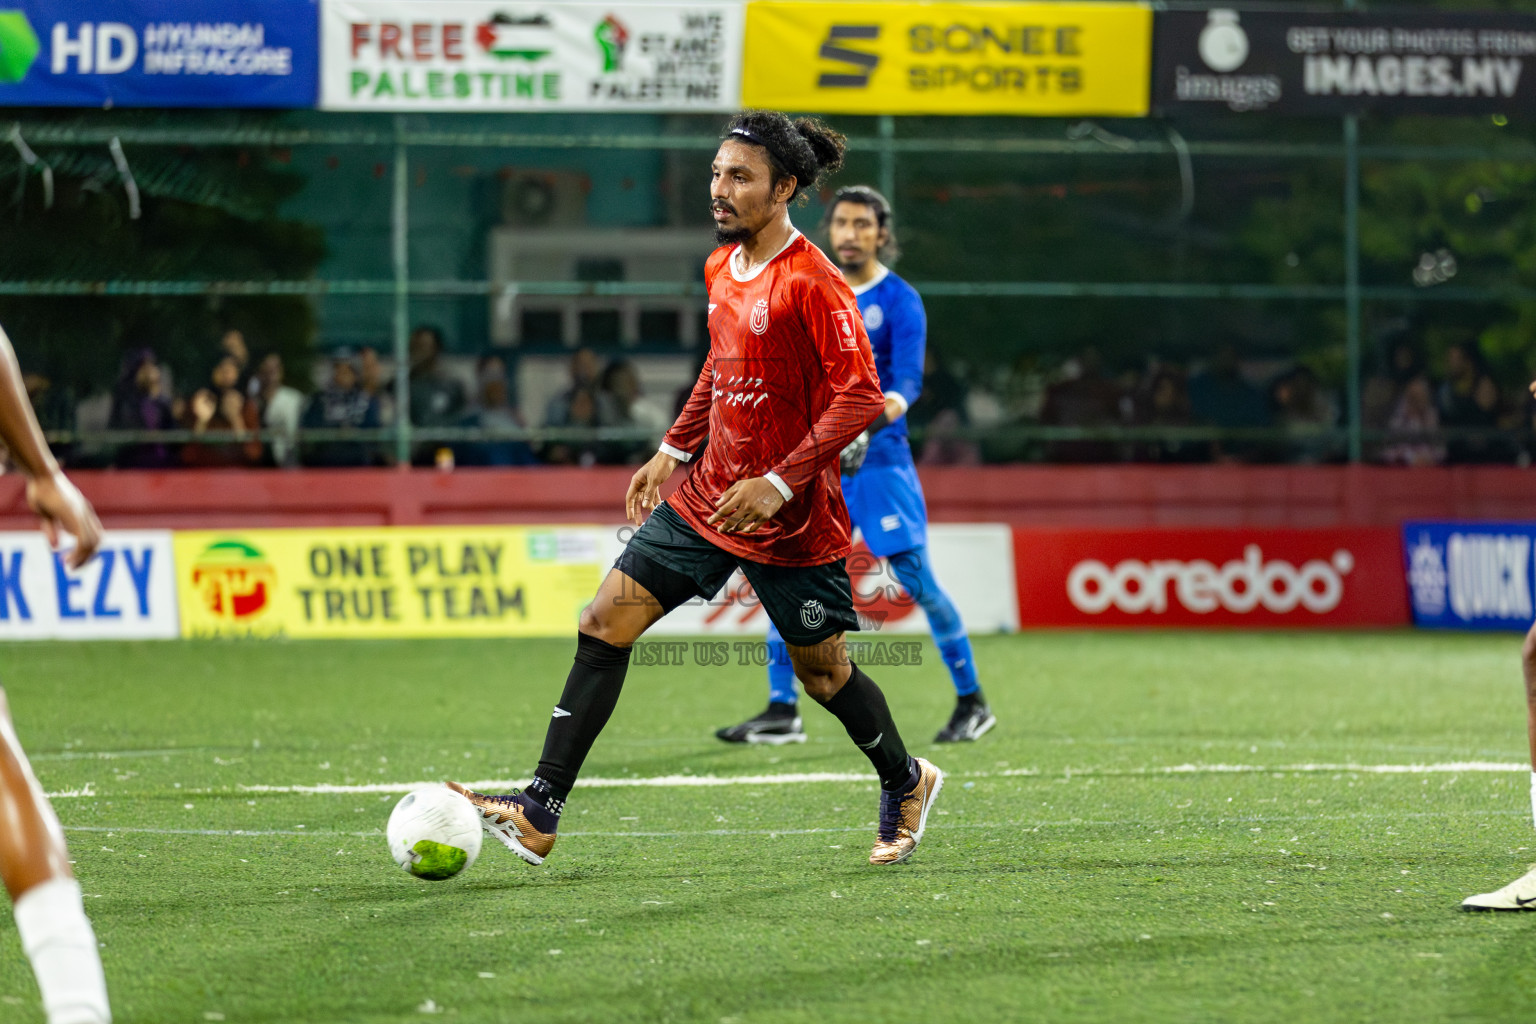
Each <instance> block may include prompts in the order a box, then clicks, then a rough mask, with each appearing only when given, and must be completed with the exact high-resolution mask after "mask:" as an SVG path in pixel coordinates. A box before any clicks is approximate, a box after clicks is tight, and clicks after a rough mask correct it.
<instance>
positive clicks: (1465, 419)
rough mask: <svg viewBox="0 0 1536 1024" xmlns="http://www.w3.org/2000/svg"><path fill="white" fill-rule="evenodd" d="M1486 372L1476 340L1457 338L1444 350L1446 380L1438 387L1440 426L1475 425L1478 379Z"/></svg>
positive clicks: (1437, 399) (1477, 419)
mask: <svg viewBox="0 0 1536 1024" xmlns="http://www.w3.org/2000/svg"><path fill="white" fill-rule="evenodd" d="M1485 373H1487V367H1486V366H1485V365H1484V363H1483V355H1482V352H1481V351H1480V350H1479V349H1478V347H1477V345H1476V344H1475V343H1473V342H1468V341H1458V342H1456V343H1454V344H1453V345H1451V347H1450V348H1448V349H1446V350H1445V379H1444V380H1443V381H1441V382H1440V387H1439V388H1437V389H1436V390H1435V407H1436V409H1437V410H1438V411H1439V413H1440V425H1441V426H1445V427H1460V426H1475V425H1477V423H1478V421H1479V419H1480V417H1479V416H1478V412H1477V402H1476V400H1475V399H1474V397H1473V392H1475V391H1476V390H1477V381H1478V378H1479V377H1481V376H1483V375H1484V374H1485Z"/></svg>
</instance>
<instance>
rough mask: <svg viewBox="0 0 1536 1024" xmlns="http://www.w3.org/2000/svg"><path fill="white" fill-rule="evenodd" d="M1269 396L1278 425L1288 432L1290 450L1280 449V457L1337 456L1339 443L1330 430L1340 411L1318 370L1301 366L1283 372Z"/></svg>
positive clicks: (1294, 459)
mask: <svg viewBox="0 0 1536 1024" xmlns="http://www.w3.org/2000/svg"><path fill="white" fill-rule="evenodd" d="M1269 396H1270V404H1271V405H1272V406H1273V407H1274V419H1275V425H1276V426H1278V427H1282V428H1284V429H1285V432H1286V433H1287V434H1288V435H1289V442H1288V447H1287V450H1285V451H1283V452H1280V453H1278V454H1279V457H1280V458H1281V459H1283V460H1285V461H1289V462H1304V463H1318V462H1327V461H1332V460H1334V459H1335V458H1337V456H1338V454H1339V453H1338V449H1337V445H1336V444H1335V442H1334V440H1333V439H1332V438H1330V437H1329V436H1328V431H1329V430H1330V429H1331V428H1332V427H1334V426H1335V425H1336V424H1337V423H1338V420H1339V414H1338V410H1337V409H1336V408H1335V406H1334V404H1333V400H1332V399H1331V398H1330V397H1329V395H1328V393H1327V392H1326V391H1325V390H1324V389H1323V386H1322V382H1321V381H1319V380H1318V379H1317V374H1315V373H1313V372H1312V370H1311V369H1310V368H1308V367H1305V366H1298V367H1296V368H1295V369H1293V370H1291V371H1290V372H1289V373H1285V374H1281V376H1280V377H1279V379H1277V380H1276V381H1275V382H1274V384H1272V385H1271V386H1270V389H1269Z"/></svg>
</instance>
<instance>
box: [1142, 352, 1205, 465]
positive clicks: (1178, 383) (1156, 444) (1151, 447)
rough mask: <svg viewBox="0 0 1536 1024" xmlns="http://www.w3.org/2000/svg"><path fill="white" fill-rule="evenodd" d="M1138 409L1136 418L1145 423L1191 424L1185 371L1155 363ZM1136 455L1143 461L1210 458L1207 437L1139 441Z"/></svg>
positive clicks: (1182, 461)
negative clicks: (1192, 439) (1156, 365)
mask: <svg viewBox="0 0 1536 1024" xmlns="http://www.w3.org/2000/svg"><path fill="white" fill-rule="evenodd" d="M1137 410H1138V413H1139V415H1138V417H1137V418H1138V419H1139V420H1140V421H1141V425H1142V426H1144V427H1172V428H1184V427H1192V426H1194V422H1195V421H1194V418H1193V417H1192V416H1191V415H1190V412H1189V390H1188V389H1187V388H1186V387H1185V381H1184V372H1183V371H1182V370H1180V369H1178V368H1177V367H1174V366H1160V367H1158V368H1157V370H1155V371H1154V372H1153V374H1152V376H1151V377H1150V379H1149V380H1148V382H1147V384H1146V386H1145V388H1144V389H1143V397H1142V399H1141V401H1139V402H1138V403H1137ZM1136 457H1137V459H1138V460H1139V461H1143V462H1166V463H1185V462H1209V461H1211V446H1210V443H1209V442H1206V441H1189V440H1185V439H1183V438H1178V437H1159V438H1156V439H1154V440H1149V441H1145V442H1143V443H1142V444H1141V445H1139V446H1138V451H1137V456H1136Z"/></svg>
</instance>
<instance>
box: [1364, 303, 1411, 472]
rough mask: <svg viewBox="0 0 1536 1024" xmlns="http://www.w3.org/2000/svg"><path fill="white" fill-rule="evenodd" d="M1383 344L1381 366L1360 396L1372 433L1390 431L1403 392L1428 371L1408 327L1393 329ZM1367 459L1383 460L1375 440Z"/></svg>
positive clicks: (1395, 327)
mask: <svg viewBox="0 0 1536 1024" xmlns="http://www.w3.org/2000/svg"><path fill="white" fill-rule="evenodd" d="M1382 345H1383V349H1382V351H1383V352H1384V353H1385V354H1384V356H1383V358H1382V364H1381V367H1380V369H1379V370H1378V372H1377V373H1375V374H1373V375H1372V376H1371V377H1369V378H1368V379H1367V380H1366V381H1365V384H1364V386H1363V387H1362V388H1361V393H1360V422H1361V425H1362V426H1363V427H1364V428H1365V429H1366V430H1370V431H1385V430H1386V429H1387V424H1388V423H1389V422H1390V421H1391V419H1392V413H1393V411H1394V410H1396V409H1397V402H1398V399H1399V398H1401V397H1402V395H1403V389H1404V388H1406V387H1407V386H1408V383H1409V382H1410V381H1412V380H1413V379H1414V378H1415V377H1418V376H1419V375H1420V374H1422V373H1423V372H1424V356H1423V354H1422V353H1421V352H1420V351H1419V346H1418V343H1417V342H1416V341H1415V340H1414V337H1413V335H1412V334H1411V333H1410V331H1409V329H1408V327H1407V325H1406V324H1398V325H1394V326H1393V327H1392V328H1390V329H1389V330H1388V331H1387V332H1386V334H1385V336H1384V337H1383V339H1382ZM1366 457H1367V458H1369V459H1371V460H1372V461H1375V460H1378V459H1380V458H1381V457H1382V448H1381V445H1380V444H1379V443H1378V442H1375V441H1370V442H1367V444H1366Z"/></svg>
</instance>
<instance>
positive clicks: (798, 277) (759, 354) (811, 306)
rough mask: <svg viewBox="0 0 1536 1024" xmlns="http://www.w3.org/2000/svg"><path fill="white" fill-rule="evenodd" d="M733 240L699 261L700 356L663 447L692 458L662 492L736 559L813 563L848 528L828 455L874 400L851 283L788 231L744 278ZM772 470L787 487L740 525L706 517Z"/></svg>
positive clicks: (880, 402)
mask: <svg viewBox="0 0 1536 1024" xmlns="http://www.w3.org/2000/svg"><path fill="white" fill-rule="evenodd" d="M734 254H735V247H722V248H720V249H716V250H715V251H714V253H713V254H711V255H710V257H709V260H708V262H706V263H705V265H704V280H705V284H706V285H707V286H708V288H709V341H710V345H709V358H708V360H706V362H705V363H704V370H703V372H702V373H700V374H699V381H698V383H697V384H695V385H694V388H693V394H692V395H691V396H689V399H688V403H687V404H686V405H685V406H684V407H683V411H682V415H680V416H679V417H678V418H677V422H676V423H674V424H673V425H672V429H671V430H669V431H667V435H666V437H665V438H663V439H662V445H663V450H670V451H671V452H672V453H673V454H678V455H689V456H691V454H692V453H693V452H694V451H695V449H697V448H698V446H699V442H701V441H702V440H704V437H705V435H706V434H707V435H708V436H709V445H708V447H706V448H705V449H704V454H703V456H702V457H701V458H700V460H699V464H698V465H697V466H695V467H694V469H693V472H692V473H691V474H689V477H688V479H687V480H686V481H685V482H684V483H683V484H682V485H681V486H680V487H678V489H677V490H676V492H674V493H673V495H672V497H671V498H670V499H668V500H669V502H670V504H671V505H672V507H673V509H675V510H676V511H677V513H678V515H680V516H682V517H683V519H685V520H686V521H687V522H688V523H689V524H690V525H692V526H693V528H694V529H696V530H698V531H699V533H700V534H702V535H703V536H705V537H708V538H709V539H710V540H711V541H712V542H714V543H715V544H717V545H719V546H720V547H722V548H724V549H725V550H727V551H729V552H731V553H732V554H735V555H739V556H740V557H742V558H746V559H750V560H752V561H754V562H764V563H767V564H770V565H822V564H825V563H827V562H832V561H836V560H837V559H839V558H846V557H847V556H848V551H849V548H850V540H851V535H852V528H851V527H850V526H849V523H848V506H847V505H845V504H844V503H843V490H842V484H841V481H840V478H839V474H838V455H839V454H840V453H841V452H842V450H843V448H844V447H845V446H846V445H847V444H848V442H849V441H852V440H853V439H854V438H855V437H857V436H858V435H859V433H860V431H862V430H863V429H864V428H865V427H867V426H869V424H870V422H871V421H873V420H874V418H875V417H876V416H878V415H879V414H880V411H881V409H883V408H884V406H885V398H884V396H883V395H882V394H881V392H880V378H879V375H878V374H877V373H876V372H875V359H874V355H873V353H871V351H870V347H869V336H868V335H867V334H866V333H865V332H864V321H863V320H862V319H861V318H860V316H859V309H858V304H857V302H856V301H855V300H854V297H853V292H852V291H851V290H850V289H849V288H848V285H847V283H846V282H844V280H843V275H842V274H840V273H839V272H838V270H837V268H836V267H835V266H833V265H832V262H831V261H830V260H828V259H827V257H826V256H825V255H824V254H823V253H822V251H821V250H820V249H818V248H816V246H814V245H812V244H811V243H810V242H809V241H807V240H806V238H805V236H803V235H801V234H799V233H798V232H797V233H796V234H795V236H794V237H793V238H792V239H791V240H790V242H789V244H788V245H786V246H785V247H784V249H783V250H781V251H780V252H779V254H778V255H777V256H775V257H774V258H773V259H771V260H769V261H768V262H767V263H766V264H763V265H761V266H759V267H757V268H754V270H753V272H752V273H751V274H749V275H747V276H746V277H744V278H743V277H738V276H737V274H736V271H735V270H734V269H733V266H732V263H733V259H732V257H733V256H734ZM769 474H772V475H773V476H775V477H777V478H778V480H779V481H780V482H781V483H782V484H783V485H784V486H786V487H788V489H789V490H790V491H792V492H793V494H794V496H793V497H792V498H790V499H789V500H788V501H786V502H785V503H784V506H783V507H782V508H781V509H779V511H778V513H777V514H776V515H775V516H774V517H773V518H772V519H769V520H768V521H767V522H765V523H764V524H763V525H762V526H760V527H758V528H757V530H755V531H754V532H752V533H721V532H720V531H719V530H718V529H717V528H716V527H713V526H708V525H706V521H707V520H708V519H709V517H710V516H712V515H714V512H715V503H716V502H717V501H719V499H720V495H721V494H723V493H725V490H726V488H728V487H730V486H731V484H733V483H736V482H737V481H738V480H746V479H748V478H751V477H758V476H766V475H769Z"/></svg>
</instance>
